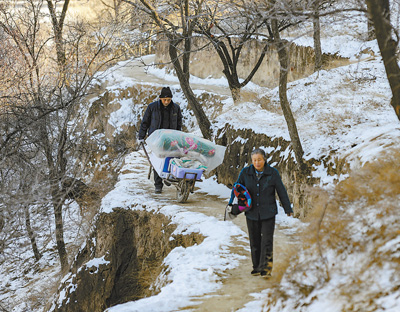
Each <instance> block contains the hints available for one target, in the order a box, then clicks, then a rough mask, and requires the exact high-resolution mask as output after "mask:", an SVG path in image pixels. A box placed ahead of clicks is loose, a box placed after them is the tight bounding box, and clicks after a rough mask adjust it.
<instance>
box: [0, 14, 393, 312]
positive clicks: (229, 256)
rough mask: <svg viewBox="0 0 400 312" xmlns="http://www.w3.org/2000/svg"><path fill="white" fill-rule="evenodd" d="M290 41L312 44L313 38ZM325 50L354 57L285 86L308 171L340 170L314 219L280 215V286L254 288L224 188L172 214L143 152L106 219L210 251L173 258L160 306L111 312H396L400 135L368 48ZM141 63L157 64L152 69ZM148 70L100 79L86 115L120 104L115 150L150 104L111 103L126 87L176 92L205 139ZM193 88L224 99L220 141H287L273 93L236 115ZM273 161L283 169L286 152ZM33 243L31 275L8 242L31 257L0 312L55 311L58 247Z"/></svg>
mask: <svg viewBox="0 0 400 312" xmlns="http://www.w3.org/2000/svg"><path fill="white" fill-rule="evenodd" d="M362 22H363V23H360V21H359V19H358V17H357V19H356V20H355V21H354V25H357V27H355V29H356V30H357V31H359V32H360V33H363V32H365V29H363V26H362V25H366V23H365V21H362ZM328 26H329V27H328ZM326 27H327V28H326V31H327V32H332V29H334V28H335V25H334V24H332V23H329V21H327V22H326ZM289 35H290V34H288V36H289ZM295 41H296V42H297V43H298V44H309V42H310V41H309V39H307V37H305V36H302V38H300V39H296V40H295ZM349 42H351V44H349ZM322 46H323V47H325V49H326V50H325V52H326V53H332V54H334V53H337V54H339V55H342V56H343V57H348V58H349V64H348V65H345V66H341V67H337V68H329V69H326V70H321V71H320V72H317V73H314V74H313V75H311V76H309V77H307V78H304V79H301V80H297V81H295V82H292V83H290V84H289V91H288V96H289V100H290V102H291V106H292V110H293V113H294V115H295V118H296V121H297V125H298V130H299V135H300V138H301V141H302V144H303V148H304V150H305V157H306V159H324V158H326V157H328V156H329V157H330V159H332V161H330V162H329V163H328V165H329V166H326V164H324V163H323V162H321V163H320V164H319V165H315V166H314V169H315V170H314V171H313V173H312V175H313V177H314V178H318V179H319V184H318V185H314V186H313V187H310V189H308V190H307V192H309V193H310V194H313V196H314V197H315V202H313V203H312V206H310V207H309V211H310V213H309V214H308V216H307V218H305V219H302V220H299V219H294V218H288V217H286V216H285V215H284V214H283V212H282V210H280V212H279V215H278V221H277V222H278V230H277V232H278V234H277V241H276V245H277V250H276V258H277V262H278V265H277V268H276V269H275V271H274V276H273V279H271V280H270V281H268V282H266V283H265V284H264V281H260V280H257V281H256V282H254V281H253V280H252V279H254V277H252V276H250V274H247V275H248V276H247V275H246V273H249V272H250V271H249V268H250V267H249V250H248V238H247V233H246V230H245V227H244V223H243V216H241V217H242V219H239V218H238V219H237V220H235V221H234V222H224V221H222V220H223V214H222V212H223V209H224V205H225V203H226V201H227V199H228V197H229V193H230V190H229V188H228V187H226V186H225V185H221V184H218V183H217V182H216V178H215V177H209V178H208V179H205V180H204V182H202V183H201V184H200V183H199V184H198V188H197V189H196V191H195V194H193V196H192V195H191V197H190V198H191V200H190V201H189V203H188V204H187V205H178V204H176V203H175V202H174V190H173V189H169V190H168V191H166V192H165V193H164V194H163V195H161V196H155V195H153V194H152V183H151V181H148V180H147V177H146V175H147V163H146V159H145V156H144V154H143V152H142V151H141V150H137V151H133V152H131V153H130V154H128V155H127V156H126V157H124V165H123V166H121V170H120V171H119V179H118V182H117V183H116V185H115V188H114V189H113V190H112V191H111V192H109V193H108V194H107V195H106V196H105V197H104V198H103V200H102V205H101V212H102V213H111V212H112V211H113V208H123V209H127V210H138V211H146V212H149V213H160V214H163V215H165V216H167V217H168V218H170V220H171V222H172V224H174V225H175V226H176V229H175V231H174V234H175V235H186V234H191V233H197V234H199V235H202V236H204V240H203V241H202V242H201V243H199V244H196V245H194V246H190V247H187V248H183V247H177V248H176V249H174V250H173V251H172V252H171V253H170V254H168V256H167V257H166V258H165V259H164V262H163V268H162V273H161V274H160V275H159V276H158V277H157V279H156V283H154V284H153V285H152V286H151V291H152V292H153V294H154V295H153V296H149V297H147V298H143V299H140V300H137V301H132V302H128V303H124V304H120V305H116V306H114V307H112V308H110V309H108V311H114V312H120V311H177V310H186V311H210V310H208V309H210V307H212V310H213V311H231V310H232V309H234V311H244V312H247V311H328V312H336V311H397V310H396V309H397V307H398V306H400V289H399V287H398V285H399V284H400V267H399V266H400V261H399V259H400V225H399V224H400V222H399V221H400V214H399V208H400V207H399V206H400V204H399V203H400V201H399V199H400V194H399V190H400V178H399V175H398V172H399V169H400V168H399V162H398V159H399V157H400V123H399V120H398V119H397V117H396V115H395V114H394V112H393V109H392V107H391V106H390V98H391V92H390V88H389V85H388V83H387V78H386V74H385V71H384V68H383V65H382V62H381V59H380V56H379V51H378V48H377V46H376V43H375V42H374V41H371V42H365V41H364V40H362V38H361V37H360V36H358V35H357V36H353V35H352V36H351V37H349V36H343V35H341V34H340V35H338V36H336V37H329V38H328V37H325V38H324V41H323V44H322ZM361 51H367V52H368V53H367V52H366V53H362V52H361ZM142 60H143V61H144V62H146V63H147V64H151V63H152V62H153V61H154V55H149V56H146V57H144V58H143V59H142ZM140 64H141V62H139V60H128V61H125V62H121V63H119V64H118V65H117V66H115V67H113V68H111V69H110V70H109V71H107V72H105V73H103V75H102V78H99V85H101V86H102V87H104V88H105V89H104V90H101V92H100V94H98V96H96V97H95V98H93V99H92V100H91V102H90V103H89V104H90V105H91V104H92V103H93V102H95V101H96V100H97V99H98V98H100V97H102V96H103V95H104V92H106V91H107V92H110V93H112V94H115V95H116V97H115V98H114V100H113V101H114V102H115V103H114V102H113V103H114V104H115V106H116V107H117V108H116V109H115V110H114V111H112V112H111V113H110V115H109V119H108V124H109V125H110V126H111V127H112V128H113V129H114V133H115V136H117V135H119V134H121V133H123V132H124V131H127V130H126V129H127V128H128V129H131V128H129V126H136V125H137V124H138V123H139V122H140V117H141V115H142V113H143V109H144V108H145V107H146V105H147V102H143V100H144V99H143V98H140V99H139V98H135V97H131V96H127V97H126V98H123V99H121V98H118V97H117V95H120V94H121V93H124V92H127V93H129V90H128V89H129V88H130V87H131V86H132V85H134V86H136V87H137V88H140V89H141V90H144V92H147V97H146V98H145V100H146V101H147V100H151V99H153V98H156V96H157V94H154V95H153V94H152V90H154V89H156V88H159V87H161V86H164V85H170V86H171V88H172V90H173V93H174V101H175V102H177V103H179V104H180V105H181V107H182V109H183V112H184V119H185V120H184V122H185V126H186V128H187V131H188V132H192V133H196V134H199V130H198V126H197V124H196V121H195V119H194V117H193V116H192V114H191V113H190V111H189V110H188V108H187V104H186V102H185V98H184V96H183V93H182V91H181V89H180V87H179V84H178V81H177V78H176V77H175V76H174V75H173V74H171V73H167V72H166V71H165V70H163V69H159V68H157V67H155V66H154V67H151V68H146V70H147V71H146V73H145V72H144V69H143V67H141V65H140ZM191 84H192V86H193V88H194V91H195V94H196V95H198V96H201V95H203V94H207V96H209V97H210V98H217V99H218V100H217V102H218V103H219V105H216V106H212V105H210V107H209V109H208V110H207V113H208V114H209V116H211V117H212V119H213V131H214V135H215V134H216V133H217V131H218V129H221V128H223V127H224V126H225V124H227V123H228V124H230V125H231V126H232V127H233V128H235V129H251V130H252V131H253V132H254V133H256V134H267V135H268V136H270V137H272V138H282V139H285V140H289V135H288V132H287V127H286V124H285V120H284V118H283V115H282V112H281V110H280V105H279V98H278V90H277V89H276V88H275V89H268V88H262V87H259V86H257V85H254V84H251V85H249V86H248V87H246V90H247V91H248V92H249V93H251V94H255V96H254V97H253V98H250V99H247V100H246V101H245V102H243V103H241V104H239V105H233V101H232V99H231V98H230V97H229V92H228V89H227V84H226V81H225V80H224V79H222V78H221V79H199V78H196V77H192V78H191ZM127 90H128V91H127ZM264 98H268V99H269V106H268V107H265V106H261V104H260V102H261V99H264ZM113 103H111V104H113ZM238 140H241V138H238ZM132 145H134V144H132ZM262 147H263V148H265V150H266V151H267V153H272V152H277V151H272V150H271V148H270V147H269V146H262ZM278 152H279V153H281V154H282V157H283V158H285V157H288V154H289V153H290V150H289V149H288V150H281V151H278ZM338 164H341V165H342V167H341V168H338V169H339V170H337V172H339V174H332V172H334V171H332V170H331V169H332V167H335V166H338ZM271 165H275V164H274V163H272V164H271ZM347 169H350V170H347ZM37 209H40V207H37ZM66 211H68V212H69V213H68V220H69V221H70V222H68V224H69V226H68V227H67V228H66V233H67V235H66V241H67V243H68V244H69V245H80V244H82V243H83V242H84V239H85V236H86V234H87V233H88V232H89V231H90V229H89V228H83V227H82V224H81V222H80V221H81V220H80V216H79V207H78V206H77V204H76V203H75V202H70V204H69V206H68V207H66ZM34 221H35V222H36V224H37V228H43V229H46V230H44V231H54V229H53V228H52V227H53V224H54V222H53V220H52V217H51V216H50V215H47V218H43V219H42V220H34ZM38 233H39V234H38V235H39V237H38V240H39V243H40V244H41V246H42V247H43V250H45V253H44V256H43V258H42V260H41V261H40V262H39V263H35V264H33V259H32V256H31V254H30V251H29V246H28V244H27V242H26V238H24V239H21V240H20V241H15V242H14V243H15V244H16V245H18V246H19V248H21V250H22V251H25V252H21V254H22V255H23V256H21V257H20V258H19V259H16V260H15V261H13V262H12V263H8V262H3V263H2V264H1V270H0V285H1V291H0V302H1V305H0V309H1V308H3V309H4V310H6V311H7V310H11V311H21V312H22V311H44V310H45V306H46V304H49V298H51V299H53V297H52V296H53V294H54V293H55V292H56V291H55V289H56V288H57V287H58V282H59V276H58V270H59V265H58V259H57V255H56V252H55V251H54V241H43V240H41V239H40V238H41V234H40V231H39V232H38ZM46 244H47V245H46ZM7 252H8V250H7V249H6V250H5V253H7ZM103 260H104V259H103ZM103 264H104V262H103ZM91 265H93V266H96V265H98V266H99V265H100V264H99V263H97V264H96V263H95V264H93V263H91ZM235 272H236V273H235ZM237 272H240V274H238V273H237ZM235 274H237V275H235ZM238 275H239V276H238ZM70 277H71V276H67V277H66V278H65V279H64V282H65V281H66V280H68V278H70ZM253 284H255V285H253ZM243 285H244V286H243ZM71 287H72V288H73V284H71ZM177 294H179V296H177ZM235 296H236V297H237V298H239V299H237V298H234V297H235ZM242 297H243V298H242ZM67 299H68V298H65V297H62V294H61V295H59V296H58V297H57V300H58V303H61V302H62V301H63V300H67ZM50 301H51V300H50ZM53 308H54V306H53Z"/></svg>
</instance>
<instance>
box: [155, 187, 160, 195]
mask: <svg viewBox="0 0 400 312" xmlns="http://www.w3.org/2000/svg"><path fill="white" fill-rule="evenodd" d="M161 192H162V188H159V187H156V190H155V191H154V193H156V194H161Z"/></svg>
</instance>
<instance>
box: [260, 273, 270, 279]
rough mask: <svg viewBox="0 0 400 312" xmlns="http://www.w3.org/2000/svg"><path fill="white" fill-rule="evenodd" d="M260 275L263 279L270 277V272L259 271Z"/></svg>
mask: <svg viewBox="0 0 400 312" xmlns="http://www.w3.org/2000/svg"><path fill="white" fill-rule="evenodd" d="M260 275H261V276H262V277H265V278H268V277H271V271H261V273H260Z"/></svg>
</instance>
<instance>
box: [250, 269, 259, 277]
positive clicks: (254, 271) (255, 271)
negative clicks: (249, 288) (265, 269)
mask: <svg viewBox="0 0 400 312" xmlns="http://www.w3.org/2000/svg"><path fill="white" fill-rule="evenodd" d="M251 275H253V276H258V275H260V271H258V270H253V271H251Z"/></svg>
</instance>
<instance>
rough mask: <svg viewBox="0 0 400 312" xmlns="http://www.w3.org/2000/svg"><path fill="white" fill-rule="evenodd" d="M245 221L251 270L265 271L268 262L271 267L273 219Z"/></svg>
mask: <svg viewBox="0 0 400 312" xmlns="http://www.w3.org/2000/svg"><path fill="white" fill-rule="evenodd" d="M246 221H247V229H248V231H249V239H250V249H251V260H252V262H253V269H254V270H257V271H260V272H261V271H264V270H266V269H267V267H268V262H271V265H272V261H273V247H274V230H275V217H273V218H271V219H267V220H258V221H254V220H249V219H247V218H246ZM270 269H272V267H271V268H270Z"/></svg>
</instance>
